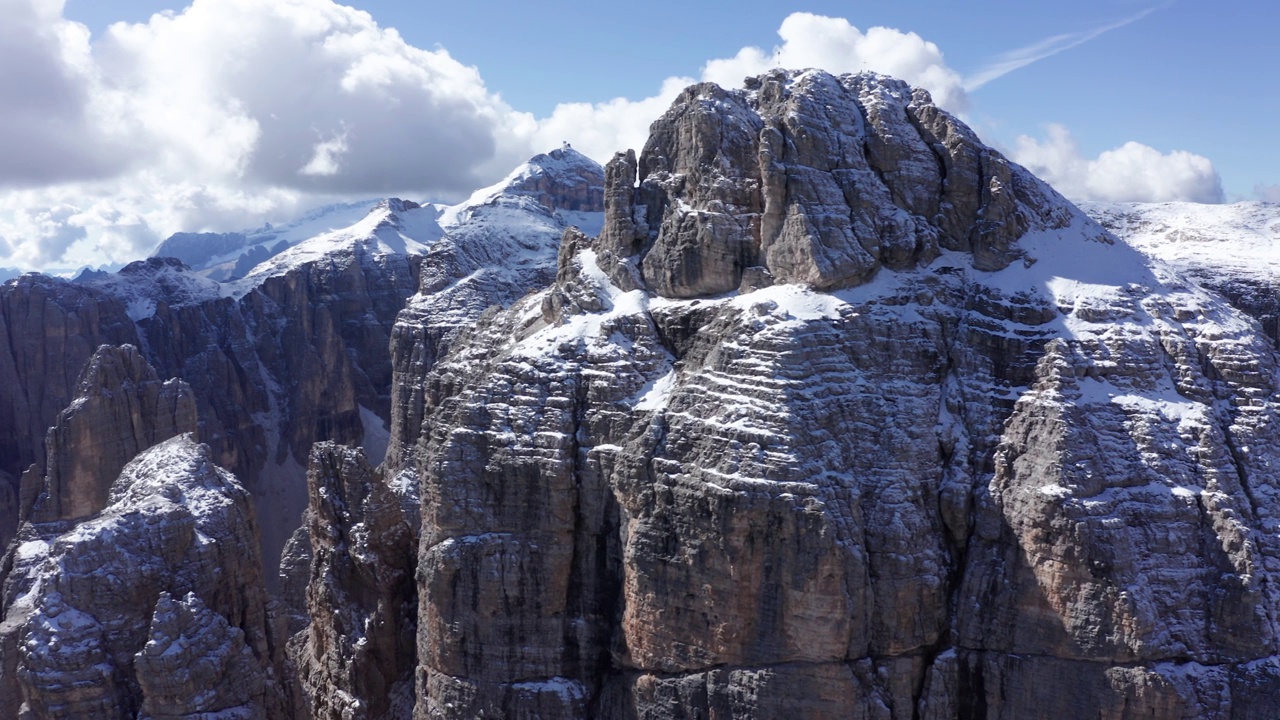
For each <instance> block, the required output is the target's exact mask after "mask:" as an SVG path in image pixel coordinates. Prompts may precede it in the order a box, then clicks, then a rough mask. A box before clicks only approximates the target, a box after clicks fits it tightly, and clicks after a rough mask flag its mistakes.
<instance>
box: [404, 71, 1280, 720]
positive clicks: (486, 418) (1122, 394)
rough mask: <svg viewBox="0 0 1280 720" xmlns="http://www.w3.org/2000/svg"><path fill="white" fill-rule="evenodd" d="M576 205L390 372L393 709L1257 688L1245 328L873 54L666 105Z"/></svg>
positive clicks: (1258, 605)
mask: <svg viewBox="0 0 1280 720" xmlns="http://www.w3.org/2000/svg"><path fill="white" fill-rule="evenodd" d="M604 198H605V203H606V214H605V222H604V226H603V229H602V232H601V233H600V235H599V236H598V237H595V238H591V237H588V234H582V233H573V232H569V233H566V235H565V238H564V242H563V245H562V247H561V251H560V260H559V267H558V270H557V274H556V278H555V281H554V283H553V284H552V285H551V286H550V287H549V288H548V289H547V290H545V291H543V292H541V293H537V294H535V295H532V296H529V297H526V298H524V299H522V300H520V301H519V302H517V303H516V304H515V305H514V306H512V307H511V308H510V309H508V310H506V311H502V312H496V313H490V314H487V315H486V316H485V317H484V319H483V321H482V322H480V323H478V324H477V325H476V326H475V327H474V328H473V329H471V330H469V331H468V332H466V333H464V334H463V335H462V336H461V337H460V338H459V339H457V340H456V341H455V343H454V345H453V347H452V350H451V351H450V352H449V353H448V354H447V355H445V356H444V357H443V358H442V359H440V360H439V361H438V362H437V363H436V364H435V365H434V367H433V368H428V369H427V370H425V371H423V372H422V374H421V375H420V376H419V378H420V379H419V380H418V381H419V382H421V383H422V388H423V389H422V397H423V408H422V411H421V416H422V418H423V421H422V423H421V425H420V427H417V428H414V429H413V430H412V431H411V433H417V434H416V436H415V437H416V441H415V442H414V443H413V451H412V453H411V454H410V453H408V452H407V451H406V457H410V458H411V461H410V462H407V463H406V465H407V466H409V467H411V468H413V470H412V472H413V473H414V474H415V475H416V478H417V480H419V481H420V485H421V512H422V521H421V536H420V545H419V550H418V563H419V565H418V584H417V593H418V597H417V600H418V607H419V614H418V648H417V651H418V653H417V654H418V658H417V662H418V672H417V708H416V711H415V712H416V717H420V718H442V717H456V718H464V717H478V716H482V715H483V716H495V717H519V716H523V715H524V714H534V715H537V716H539V717H563V718H585V717H634V718H676V717H700V716H716V715H723V716H726V717H766V716H774V715H779V714H782V713H784V712H799V713H800V714H801V715H802V716H805V717H934V718H949V717H989V718H1013V717H1036V716H1046V714H1047V715H1048V716H1064V717H1065V716H1072V715H1075V714H1078V713H1077V711H1081V712H1084V713H1085V714H1100V715H1104V716H1109V717H1147V716H1164V715H1170V714H1171V715H1174V716H1177V715H1179V714H1183V715H1190V716H1204V717H1213V716H1234V717H1266V716H1267V713H1268V712H1271V710H1268V709H1267V708H1272V709H1274V707H1275V706H1276V702H1277V697H1276V693H1277V692H1278V691H1280V665H1278V664H1277V661H1276V659H1275V655H1276V652H1277V649H1276V634H1275V626H1274V618H1275V616H1276V613H1277V610H1278V609H1280V599H1278V598H1277V596H1276V593H1275V590H1274V589H1273V588H1274V587H1275V585H1274V580H1273V575H1274V573H1275V571H1276V567H1277V566H1276V562H1277V559H1278V558H1280V548H1277V546H1276V533H1275V530H1276V528H1275V527H1274V523H1275V519H1274V516H1273V515H1274V513H1273V509H1274V508H1277V507H1280V506H1278V505H1277V500H1278V499H1280V498H1278V497H1277V494H1276V493H1277V479H1276V476H1275V470H1274V468H1280V457H1272V456H1273V455H1275V454H1276V453H1277V452H1278V450H1277V449H1276V448H1277V444H1276V443H1275V442H1274V438H1275V437H1276V432H1277V426H1276V420H1277V415H1276V411H1277V405H1276V390H1277V388H1276V372H1275V371H1276V361H1275V357H1274V355H1273V354H1272V351H1271V347H1270V343H1269V341H1268V339H1267V338H1266V337H1265V336H1264V335H1263V334H1262V333H1261V332H1260V330H1259V327H1258V325H1257V324H1256V323H1255V322H1254V321H1252V320H1250V319H1249V318H1248V317H1247V316H1245V315H1242V314H1241V313H1239V312H1237V311H1235V310H1233V309H1232V308H1231V307H1230V306H1229V305H1228V304H1227V303H1226V302H1225V301H1223V300H1222V299H1221V298H1220V297H1218V296H1216V295H1213V294H1212V293H1210V292H1207V291H1204V290H1202V289H1200V288H1199V287H1198V286H1196V285H1192V284H1189V283H1187V282H1185V281H1183V280H1182V279H1180V277H1179V276H1178V275H1177V274H1176V273H1173V272H1172V271H1170V270H1168V269H1167V268H1166V267H1164V266H1162V265H1159V264H1153V263H1151V262H1150V261H1149V260H1147V259H1146V258H1145V257H1143V256H1142V255H1141V254H1139V253H1138V252H1136V251H1134V250H1133V249H1132V248H1130V247H1128V246H1126V245H1124V244H1122V243H1118V242H1117V241H1116V238H1115V237H1114V236H1113V235H1111V234H1110V233H1108V232H1107V231H1106V230H1104V229H1103V228H1102V227H1100V226H1099V225H1098V224H1096V223H1095V222H1094V221H1092V220H1090V219H1089V218H1088V217H1086V216H1085V215H1084V214H1083V213H1081V212H1080V211H1079V210H1077V209H1076V208H1074V207H1073V206H1072V205H1070V204H1069V203H1067V202H1066V201H1065V200H1063V199H1062V198H1061V197H1060V196H1058V195H1057V194H1056V193H1055V192H1054V191H1053V190H1051V189H1050V188H1048V187H1047V186H1045V185H1044V184H1043V183H1041V182H1040V181H1039V180H1037V179H1036V178H1034V177H1032V176H1031V175H1030V174H1029V173H1027V172H1026V171H1025V170H1023V169H1022V168H1020V167H1018V166H1016V165H1013V164H1011V163H1009V162H1008V161H1006V160H1005V159H1004V158H1002V157H1001V156H1000V155H999V153H997V152H996V151H994V150H992V149H990V148H988V147H986V146H984V145H982V144H981V143H980V142H979V141H978V140H977V139H976V137H975V136H974V135H973V134H972V132H971V131H969V130H968V128H966V127H965V126H964V125H963V124H962V123H960V122H959V121H958V120H956V119H955V118H953V117H951V116H950V115H948V114H947V113H945V112H943V111H941V110H939V109H938V108H937V107H936V106H934V105H933V104H932V102H931V101H930V99H929V97H928V95H927V94H926V93H923V92H922V91H919V90H913V89H911V88H909V87H907V86H906V85H904V84H902V83H899V82H896V81H893V80H889V79H886V78H882V77H878V76H874V75H865V74H864V75H852V76H840V77H835V76H831V75H828V74H825V73H821V72H814V71H808V72H800V73H784V72H777V73H772V74H769V75H766V76H762V77H760V78H757V79H755V80H752V81H749V82H748V84H747V89H746V90H743V91H726V90H723V89H721V88H718V87H715V86H711V85H700V86H695V87H693V88H690V89H689V90H687V91H686V92H685V93H684V94H683V95H682V96H681V97H680V98H679V99H678V100H677V101H676V103H675V104H674V105H673V107H672V109H671V110H670V111H669V112H668V113H667V114H666V115H664V116H663V118H661V119H660V120H658V121H657V122H656V123H655V124H654V126H653V127H652V129H651V136H650V140H649V142H648V143H647V144H646V146H645V148H644V151H643V152H642V153H641V155H640V156H639V157H638V158H637V157H636V156H634V154H631V155H628V154H622V155H620V156H619V157H618V158H617V159H616V160H615V161H614V162H613V163H611V164H610V165H609V166H608V167H607V168H606V173H605V190H604ZM406 370H408V368H406ZM398 382H408V380H398ZM396 442H397V440H396V438H395V437H393V439H392V443H393V445H394V444H395V443H396ZM404 447H409V444H408V443H407V442H406V443H405V445H404ZM1082 692H1083V693H1084V696H1083V697H1082V696H1081V693H1082Z"/></svg>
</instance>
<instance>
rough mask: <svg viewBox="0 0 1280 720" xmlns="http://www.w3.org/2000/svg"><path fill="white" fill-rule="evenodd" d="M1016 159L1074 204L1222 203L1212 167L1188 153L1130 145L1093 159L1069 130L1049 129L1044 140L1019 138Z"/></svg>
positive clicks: (1055, 126)
mask: <svg viewBox="0 0 1280 720" xmlns="http://www.w3.org/2000/svg"><path fill="white" fill-rule="evenodd" d="M1011 157H1012V158H1013V159H1014V160H1015V161H1016V162H1018V163H1020V164H1022V165H1023V166H1025V167H1026V168H1027V169H1028V170H1030V171H1031V172H1033V173H1035V174H1036V175H1038V176H1040V178H1042V179H1043V180H1045V181H1047V182H1048V183H1049V184H1050V185H1053V186H1054V187H1055V188H1056V189H1057V190H1058V191H1059V192H1061V193H1062V194H1064V195H1066V196H1067V197H1069V198H1071V199H1073V200H1102V201H1108V202H1170V201H1176V200H1181V201H1188V202H1204V203H1218V202H1222V201H1223V192H1222V179H1221V178H1220V177H1219V176H1218V172H1217V170H1215V169H1214V167H1213V163H1212V162H1210V161H1209V159H1208V158H1206V157H1203V156H1201V155H1196V154H1194V153H1190V152H1186V151H1184V150H1174V151H1173V152H1168V153H1162V152H1160V151H1159V150H1156V149H1155V148H1152V147H1150V146H1147V145H1143V144H1141V143H1137V142H1132V141H1131V142H1127V143H1125V144H1124V145H1121V146H1120V147H1118V148H1115V149H1113V150H1107V151H1106V152H1103V153H1102V154H1100V155H1099V156H1098V157H1097V158H1093V159H1090V158H1086V157H1084V156H1083V155H1082V154H1081V153H1080V148H1079V147H1078V146H1077V144H1076V141H1075V138H1074V137H1072V135H1071V133H1070V132H1069V131H1068V130H1067V129H1066V128H1065V127H1063V126H1061V125H1050V126H1049V128H1048V135H1047V137H1046V138H1045V139H1043V140H1039V139H1036V138H1033V137H1029V136H1026V135H1022V136H1020V137H1018V139H1017V141H1016V143H1015V145H1014V149H1013V152H1012V154H1011Z"/></svg>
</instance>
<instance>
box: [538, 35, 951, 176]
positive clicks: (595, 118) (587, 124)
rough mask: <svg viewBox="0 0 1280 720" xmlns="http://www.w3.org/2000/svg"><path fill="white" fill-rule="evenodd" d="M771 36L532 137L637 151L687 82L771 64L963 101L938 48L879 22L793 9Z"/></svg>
mask: <svg viewBox="0 0 1280 720" xmlns="http://www.w3.org/2000/svg"><path fill="white" fill-rule="evenodd" d="M778 37H779V38H780V39H781V40H782V42H781V44H779V45H776V46H775V47H773V48H772V49H770V50H764V49H762V48H758V47H745V48H743V49H741V50H739V51H738V53H737V54H735V55H734V56H733V57H729V58H717V59H713V60H709V61H707V63H706V64H705V65H704V66H703V67H702V71H701V73H700V77H699V78H689V77H672V78H667V80H666V81H665V82H663V84H662V87H661V89H660V90H659V92H658V93H657V94H655V95H653V96H651V97H648V98H645V99H643V100H628V99H626V98H617V99H614V100H610V101H608V102H604V103H595V104H591V103H567V104H562V105H559V106H557V107H556V108H555V110H554V111H553V113H552V115H551V116H550V117H549V118H546V119H544V120H541V121H539V122H537V123H536V126H535V129H534V131H533V137H534V138H535V139H536V141H537V142H536V144H537V145H538V146H540V147H550V146H551V145H552V144H554V143H556V142H559V141H560V140H563V139H570V140H571V141H572V142H573V145H574V147H575V148H578V149H579V150H580V151H582V152H584V153H586V154H587V155H590V156H591V157H594V158H596V159H597V160H601V161H603V160H606V159H608V158H609V157H610V156H612V155H613V153H614V152H615V151H618V150H625V149H627V148H633V149H636V150H639V149H640V148H641V147H642V146H643V145H644V142H645V139H646V138H647V137H648V134H649V125H650V123H652V122H653V121H654V120H656V119H657V118H658V117H659V116H661V115H662V113H663V112H664V111H666V109H667V107H669V106H670V105H671V102H672V101H673V100H675V98H676V96H677V95H679V94H680V91H681V90H683V89H684V88H685V87H687V86H689V85H690V84H692V83H694V82H697V81H698V80H702V81H703V82H714V83H717V84H719V85H721V86H723V87H728V88H736V87H741V86H742V83H743V80H744V79H746V78H748V77H752V76H755V75H759V74H761V73H765V72H768V71H769V70H772V69H774V68H819V69H822V70H827V71H828V72H833V73H846V72H859V71H863V70H870V71H874V72H878V73H883V74H886V75H892V76H894V77H897V78H900V79H902V80H905V81H907V82H909V83H911V84H912V85H915V86H917V87H922V88H925V89H926V90H928V91H929V92H930V94H931V95H932V96H933V99H934V101H935V102H937V103H938V104H939V105H941V106H942V107H945V108H947V109H949V110H952V111H955V112H960V111H963V110H964V109H965V108H966V107H967V105H968V97H967V95H966V94H965V89H964V87H963V81H962V79H961V77H960V75H959V74H958V73H957V72H955V71H954V70H952V69H951V68H949V67H948V66H947V64H946V62H945V60H944V59H943V56H942V51H941V50H939V49H938V46H937V45H935V44H933V43H931V42H928V41H926V40H924V39H923V38H921V37H920V36H919V35H917V34H915V33H904V32H902V31H900V30H895V29H893V28H885V27H873V28H870V29H868V30H867V31H866V32H863V31H862V30H859V29H858V28H856V27H854V26H853V25H851V24H850V23H849V21H848V20H845V19H844V18H833V17H825V16H822V15H814V14H812V13H806V12H797V13H792V14H791V15H788V16H787V17H786V19H784V20H783V21H782V25H781V26H780V27H779V28H778Z"/></svg>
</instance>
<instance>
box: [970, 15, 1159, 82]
mask: <svg viewBox="0 0 1280 720" xmlns="http://www.w3.org/2000/svg"><path fill="white" fill-rule="evenodd" d="M1161 7H1163V6H1160V5H1157V6H1155V7H1149V8H1147V9H1146V10H1143V11H1142V12H1140V13H1138V14H1136V15H1131V16H1129V17H1127V18H1124V19H1123V20H1117V21H1116V22H1112V23H1108V24H1106V25H1100V26H1098V27H1096V28H1093V29H1091V30H1083V31H1081V32H1074V33H1063V34H1061V35H1054V36H1052V37H1048V38H1045V39H1044V40H1041V41H1039V42H1037V43H1033V44H1031V45H1028V46H1026V47H1021V48H1018V49H1017V50H1010V51H1009V52H1006V53H1002V54H1000V55H998V56H996V58H995V59H994V60H992V61H991V62H990V63H988V64H987V65H986V66H985V67H983V68H982V69H980V70H978V71H977V72H975V73H973V74H972V75H970V76H969V77H967V78H965V79H964V89H965V90H966V91H973V90H977V89H978V88H980V87H982V86H983V85H986V84H987V83H989V82H991V81H992V80H995V79H996V78H999V77H1003V76H1005V75H1008V74H1009V73H1011V72H1013V71H1014V70H1018V69H1020V68H1024V67H1026V66H1028V65H1030V64H1031V63H1034V62H1039V61H1040V60H1044V59H1045V58H1047V57H1052V56H1054V55H1057V54H1058V53H1060V52H1065V51H1067V50H1070V49H1071V48H1074V47H1079V46H1081V45H1083V44H1085V43H1087V42H1089V41H1090V40H1093V39H1095V38H1097V37H1099V36H1101V35H1105V34H1106V33H1109V32H1111V31H1112V30H1118V29H1120V28H1122V27H1124V26H1126V25H1132V24H1133V23H1136V22H1138V21H1139V20H1142V19H1143V18H1145V17H1147V16H1148V15H1150V14H1151V13H1153V12H1155V11H1156V10H1159V9H1160V8H1161Z"/></svg>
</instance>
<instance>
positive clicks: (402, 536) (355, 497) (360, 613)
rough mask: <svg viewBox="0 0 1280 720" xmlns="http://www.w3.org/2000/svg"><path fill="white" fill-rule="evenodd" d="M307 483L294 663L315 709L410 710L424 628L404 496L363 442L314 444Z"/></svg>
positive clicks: (318, 714)
mask: <svg viewBox="0 0 1280 720" xmlns="http://www.w3.org/2000/svg"><path fill="white" fill-rule="evenodd" d="M307 486H308V488H309V493H310V502H309V505H308V507H307V515H306V518H305V520H306V527H307V530H308V535H309V537H310V539H311V554H312V559H311V576H310V582H309V583H308V585H307V604H306V607H307V609H308V610H309V612H310V614H311V622H310V625H309V626H308V627H307V630H306V632H305V635H304V636H303V638H302V643H301V645H300V648H299V650H298V651H297V654H296V661H297V664H298V668H299V670H300V674H301V680H302V686H303V690H304V692H305V694H306V696H307V700H308V701H309V703H310V707H311V716H312V717H313V718H317V719H319V718H334V719H335V720H338V719H343V720H355V719H358V718H369V719H370V720H374V719H376V718H396V717H407V716H408V713H409V711H410V710H411V709H412V707H413V671H414V667H415V662H414V644H415V642H416V635H415V630H416V626H417V622H416V621H417V618H416V610H417V608H416V605H415V603H414V592H413V582H414V581H413V574H414V570H415V567H416V564H417V563H416V554H417V553H416V551H417V548H416V542H417V535H416V531H415V528H414V527H413V526H412V524H411V522H410V520H409V519H408V518H407V517H406V516H405V513H404V511H403V509H402V498H400V497H398V496H397V494H396V492H395V491H394V489H393V488H391V487H390V486H388V485H387V484H386V483H384V482H383V479H382V477H381V475H380V474H379V473H378V472H376V471H375V470H374V469H373V468H371V467H370V466H369V463H368V461H367V460H366V459H365V456H364V454H363V453H362V452H361V451H360V450H358V449H351V448H344V447H341V446H338V445H335V444H333V443H319V444H317V445H316V446H315V447H314V448H313V449H312V453H311V465H310V468H309V469H308V473H307ZM414 501H415V502H416V498H414Z"/></svg>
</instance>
